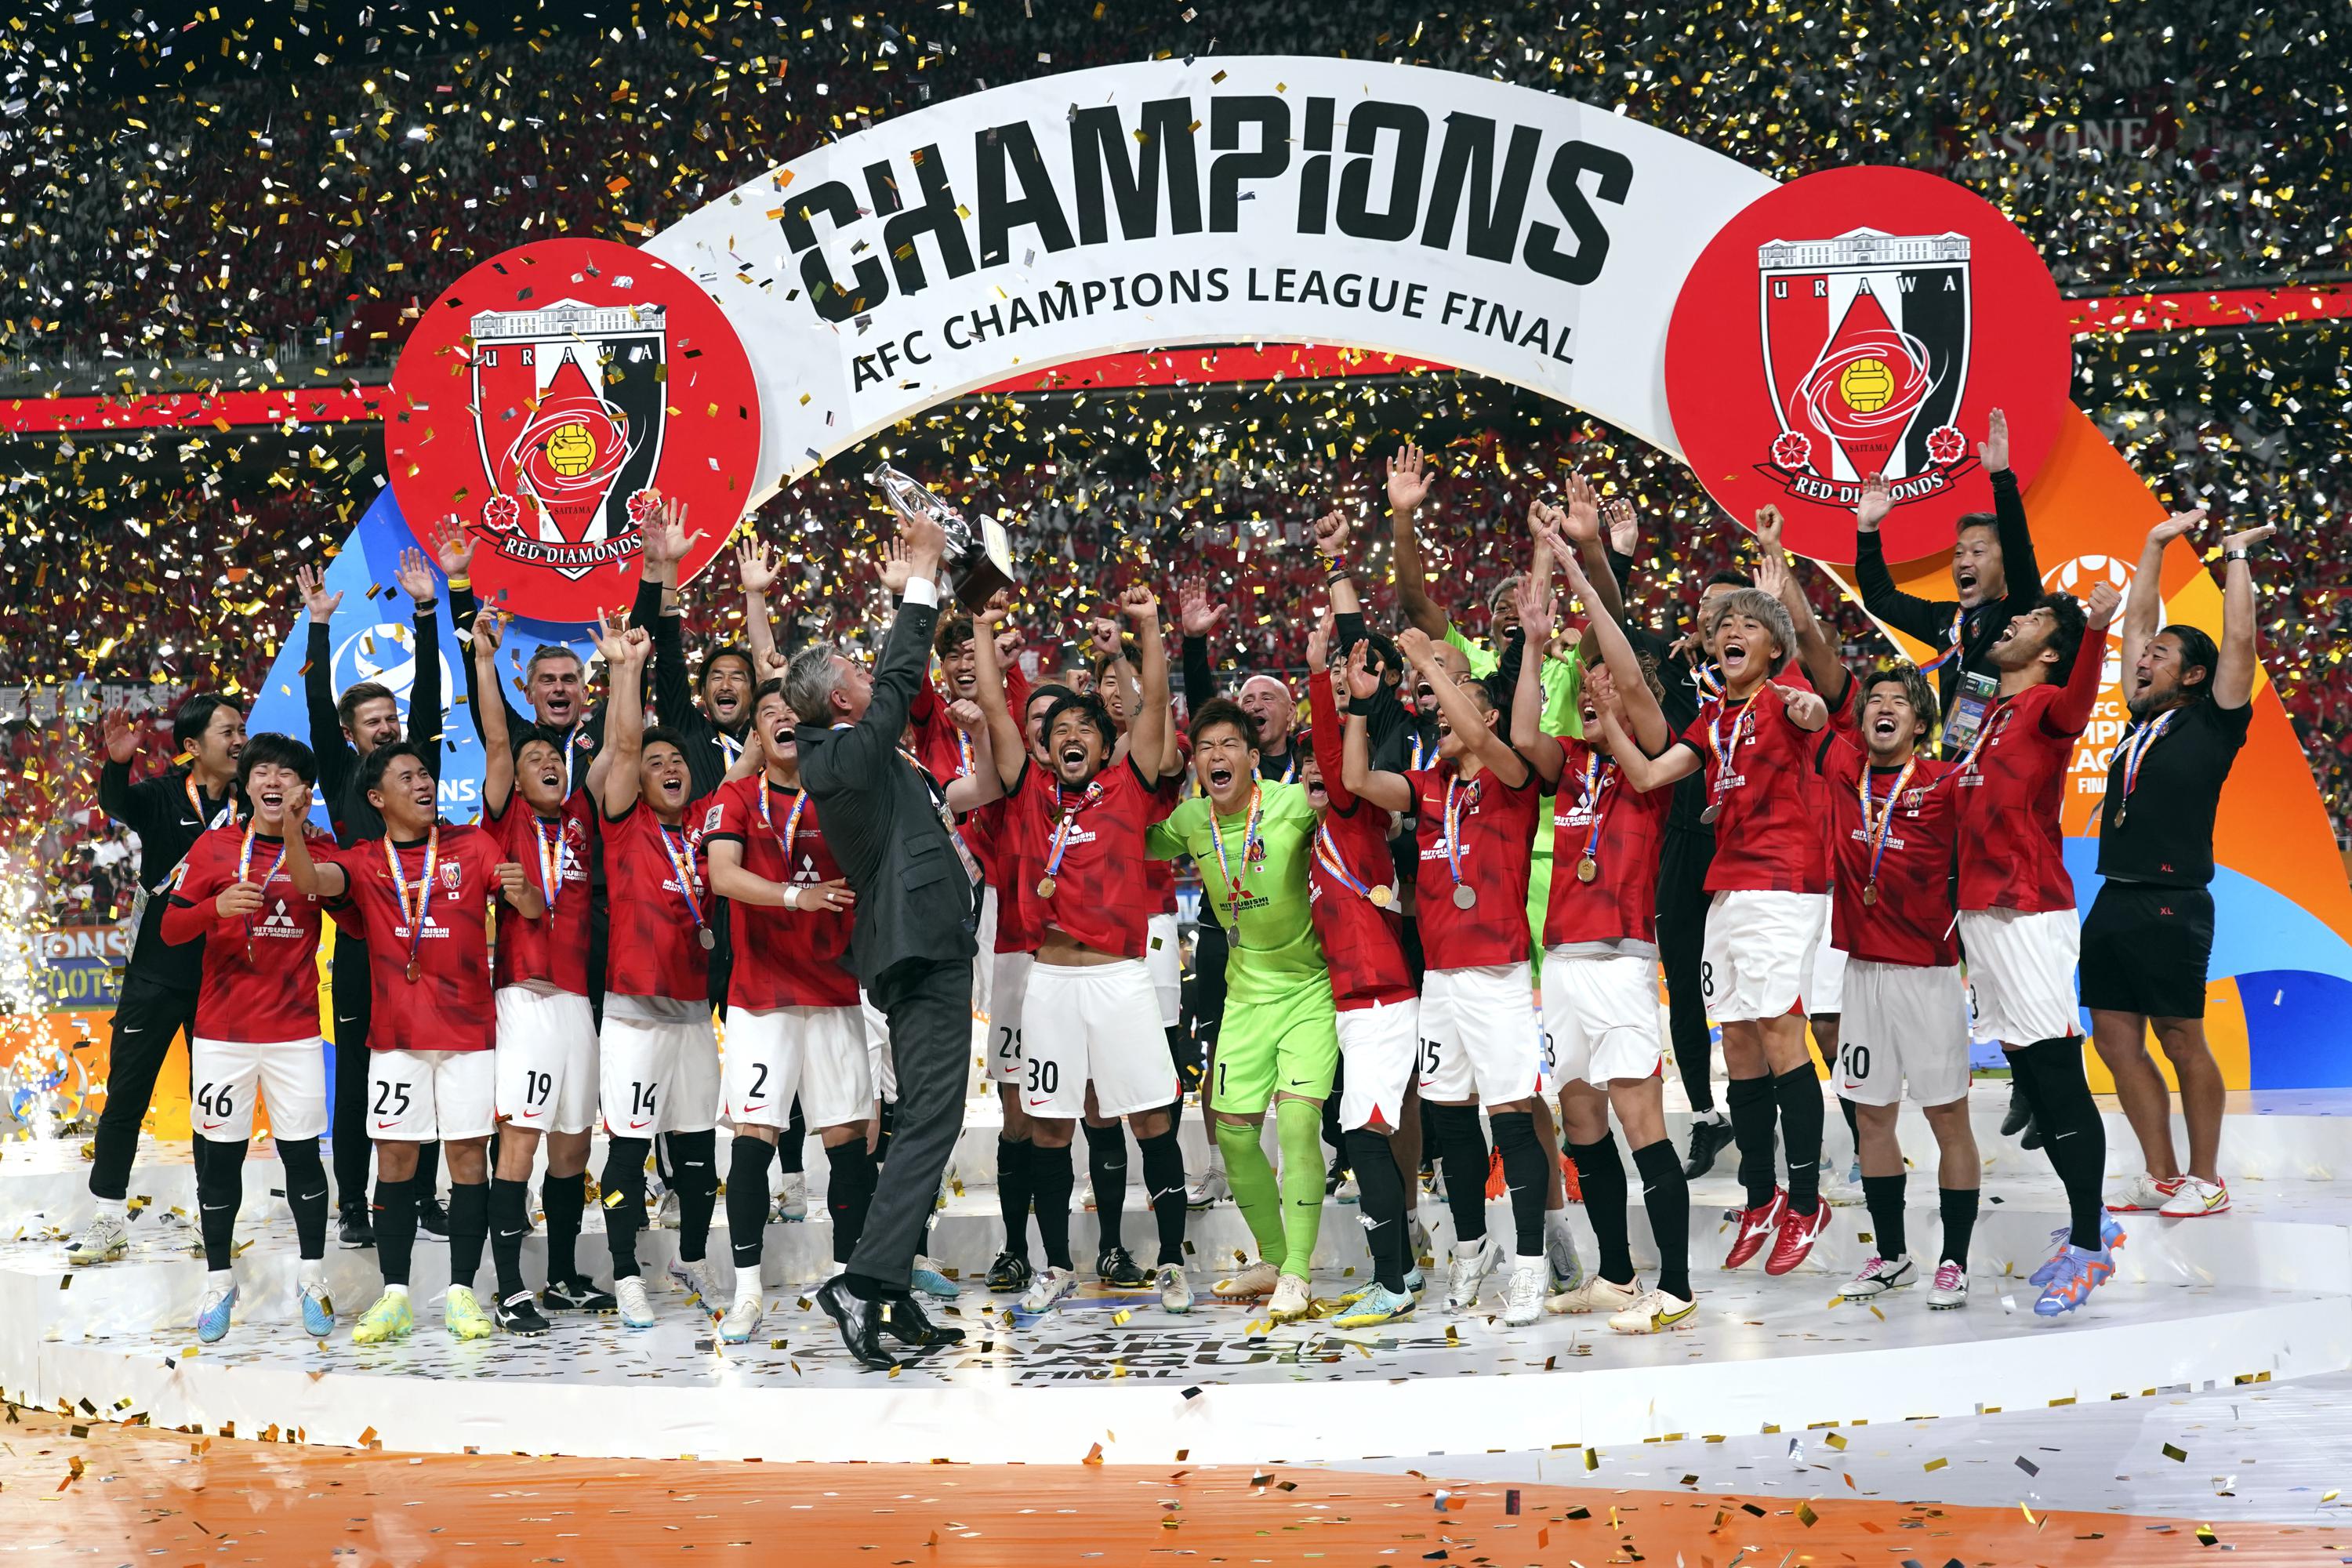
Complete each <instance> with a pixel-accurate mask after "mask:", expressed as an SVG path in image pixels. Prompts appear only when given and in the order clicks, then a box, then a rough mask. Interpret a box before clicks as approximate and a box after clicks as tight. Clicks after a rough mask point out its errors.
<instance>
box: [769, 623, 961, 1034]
mask: <svg viewBox="0 0 2352 1568" xmlns="http://www.w3.org/2000/svg"><path fill="white" fill-rule="evenodd" d="M939 614H940V612H939V606H938V605H924V604H919V603H914V602H908V603H906V604H902V605H900V606H899V608H898V619H897V620H896V621H895V622H893V623H892V624H891V626H890V635H889V637H888V638H887V640H886V641H885V642H884V643H883V645H882V658H881V660H880V661H879V662H878V663H877V665H876V666H875V669H874V696H873V700H872V702H871V703H870V704H869V705H868V706H867V708H866V716H865V717H864V718H863V719H860V720H859V721H857V722H856V723H855V724H851V725H848V726H846V727H845V728H843V729H839V730H835V729H830V728H827V727H826V726H824V725H822V724H803V725H802V726H801V727H800V730H799V731H798V733H797V736H796V739H797V740H798V742H799V743H800V764H801V784H802V787H803V788H804V789H806V790H807V791H808V793H809V797H810V798H811V799H812V800H814V801H815V802H816V805H817V810H818V811H819V812H820V813H821V814H822V816H823V820H824V842H825V847H827V848H829V849H831V850H832V851H833V858H834V859H835V861H836V862H838V863H839V864H840V867H841V874H842V875H843V876H844V877H845V878H846V879H848V882H849V885H850V888H851V889H853V890H854V891H856V894H857V914H856V923H855V924H854V925H853V926H852V927H851V931H850V938H849V957H850V962H851V963H852V964H853V965H854V966H855V967H856V971H857V978H858V980H859V982H860V983H862V984H865V985H866V987H868V988H869V989H870V988H871V987H872V986H873V984H874V983H875V982H876V981H877V979H878V978H879V977H880V976H881V975H882V974H883V973H884V972H885V971H887V970H888V969H890V968H891V967H892V966H893V965H895V964H898V963H905V962H907V961H908V960H909V959H929V960H931V961H934V962H939V963H948V962H952V961H954V960H957V959H968V958H970V957H971V955H972V954H973V953H974V952H977V951H979V949H978V945H977V944H976V943H975V942H973V940H972V931H971V916H972V904H971V878H970V877H968V876H967V875H965V872H964V868H963V862H962V860H961V858H959V857H958V856H957V854H956V848H955V845H954V843H953V842H952V841H951V840H950V838H949V837H948V828H947V824H946V823H945V822H944V821H942V820H941V818H940V804H939V801H940V797H939V795H937V794H936V793H935V792H936V791H937V789H938V787H939V786H938V785H937V784H936V783H934V782H933V781H932V780H931V779H930V777H929V775H928V774H926V773H923V772H922V771H921V770H920V769H919V768H918V767H917V766H916V765H915V763H912V762H910V761H909V760H908V758H907V756H906V755H905V754H904V753H903V752H900V751H899V750H898V740H899V737H900V736H901V735H902V734H904V733H905V731H906V728H907V713H908V708H909V706H910V705H911V704H912V703H913V701H914V698H915V689H916V688H917V687H918V686H919V685H920V684H921V682H922V679H923V675H924V666H925V664H926V662H927V661H928V660H929V657H930V648H931V628H932V626H933V625H934V624H935V623H936V622H937V621H938V619H939Z"/></svg>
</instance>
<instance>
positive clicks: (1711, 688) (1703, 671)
mask: <svg viewBox="0 0 2352 1568" xmlns="http://www.w3.org/2000/svg"><path fill="white" fill-rule="evenodd" d="M1691 684H1692V685H1693V686H1696V687H1697V688H1698V691H1699V695H1700V696H1701V697H1706V698H1709V699H1713V698H1719V697H1721V696H1722V695H1723V678H1722V677H1721V676H1719V675H1717V673H1716V672H1715V666H1713V665H1711V664H1708V663H1707V662H1706V660H1704V659H1694V660H1692V661H1691Z"/></svg>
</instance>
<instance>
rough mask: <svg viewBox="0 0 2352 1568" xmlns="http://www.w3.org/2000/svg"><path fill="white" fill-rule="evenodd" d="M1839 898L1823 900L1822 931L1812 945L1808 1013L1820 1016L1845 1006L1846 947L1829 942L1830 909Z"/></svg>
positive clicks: (1806, 997)
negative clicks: (1817, 940)
mask: <svg viewBox="0 0 2352 1568" xmlns="http://www.w3.org/2000/svg"><path fill="white" fill-rule="evenodd" d="M1836 902H1837V900H1835V899H1834V898H1829V899H1824V900H1822V934H1821V939H1820V941H1819V942H1817V943H1816V944H1815V945H1814V948H1813V972H1812V975H1811V978H1810V979H1808V980H1807V981H1806V982H1805V1016H1808V1017H1813V1018H1818V1017H1820V1016H1822V1015H1823V1014H1825V1013H1837V1012H1842V1011H1843V1010H1844V1006H1845V949H1843V948H1842V947H1832V946H1831V945H1830V921H1831V919H1832V914H1831V910H1832V908H1833V907H1834V906H1835V904H1836Z"/></svg>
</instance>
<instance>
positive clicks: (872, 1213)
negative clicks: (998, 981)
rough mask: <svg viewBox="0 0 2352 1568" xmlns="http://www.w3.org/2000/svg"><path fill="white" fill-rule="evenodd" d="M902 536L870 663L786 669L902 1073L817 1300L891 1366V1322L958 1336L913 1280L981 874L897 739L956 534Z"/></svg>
mask: <svg viewBox="0 0 2352 1568" xmlns="http://www.w3.org/2000/svg"><path fill="white" fill-rule="evenodd" d="M898 539H899V542H900V543H901V544H903V545H904V546H905V548H906V551H907V554H908V568H909V571H908V579H907V595H906V599H905V601H904V602H903V603H902V604H901V605H900V606H899V609H898V618H897V620H896V621H895V622H894V623H893V624H892V626H891V627H890V634H889V636H888V637H887V639H885V641H884V642H883V645H882V656H881V658H879V659H878V660H877V663H876V667H875V670H874V673H872V674H870V675H869V674H868V673H867V672H866V670H865V669H863V668H860V667H858V666H857V665H856V664H855V663H853V662H851V661H850V660H849V659H848V658H845V657H843V655H842V654H841V652H840V650H839V649H838V648H837V647H834V646H832V645H831V644H828V643H815V644H812V645H810V646H808V647H803V648H802V649H801V650H800V652H799V653H797V654H795V655H794V656H793V660H792V663H791V665H790V666H789V667H787V668H786V670H785V673H784V697H785V700H786V701H788V702H790V703H791V704H792V708H793V712H794V713H796V714H798V715H799V716H800V719H801V725H800V729H799V731H798V732H797V733H796V735H795V736H794V740H795V742H796V744H797V747H798V750H799V752H800V764H801V785H802V788H803V789H804V790H805V791H806V792H807V794H808V797H809V798H810V799H811V800H812V801H814V803H815V805H816V807H817V809H818V810H819V811H820V812H821V813H822V814H823V815H824V827H825V840H826V843H827V844H828V846H829V847H831V848H832V850H833V853H834V858H835V861H836V862H837V863H838V864H839V866H840V868H841V872H842V875H843V877H844V878H845V879H847V880H848V883H849V886H850V889H851V891H853V892H854V893H856V896H857V904H856V910H857V915H856V924H855V925H854V926H853V927H852V929H851V932H850V939H849V955H850V960H851V963H852V964H853V965H854V967H855V968H856V972H857V979H858V983H859V984H861V985H863V986H864V987H865V988H866V994H867V995H868V996H869V997H870V998H871V999H872V1001H873V1004H874V1005H875V1006H877V1008H879V1009H880V1010H881V1012H882V1015H883V1016H884V1017H885V1018H886V1019H887V1020H888V1022H889V1026H890V1052H891V1058H892V1062H893V1065H894V1068H895V1071H896V1075H897V1078H898V1124H897V1126H896V1128H895V1129H894V1130H893V1131H892V1134H891V1142H890V1159H889V1162H888V1163H887V1164H885V1165H884V1166H883V1168H882V1173H881V1177H880V1179H879V1181H878V1182H877V1184H876V1186H875V1191H874V1196H873V1200H872V1204H871V1205H870V1206H869V1207H868V1209H867V1211H866V1230H865V1234H864V1235H863V1236H861V1237H859V1238H858V1243H857V1248H856V1251H855V1252H854V1253H852V1254H851V1256H850V1258H849V1262H848V1266H847V1268H846V1270H845V1272H844V1273H842V1274H840V1275H838V1276H837V1277H835V1279H831V1280H828V1281H827V1282H826V1283H825V1285H824V1289H820V1290H819V1291H818V1292H817V1296H816V1300H817V1305H819V1306H820V1307H822V1308H824V1310H825V1312H826V1313H827V1314H828V1315H830V1316H831V1317H832V1318H833V1320H834V1321H835V1322H836V1323H838V1324H839V1325H840V1327H841V1337H842V1340H843V1342H844V1343H845V1344H846V1345H847V1346H848V1348H849V1352H850V1354H852V1355H854V1356H856V1358H857V1359H858V1361H859V1362H861V1363H864V1364H865V1365H866V1366H869V1367H874V1368H877V1369H883V1370H887V1369H888V1368H890V1367H893V1366H895V1365H897V1364H898V1363H897V1362H896V1360H895V1359H894V1358H893V1357H892V1356H891V1354H890V1352H887V1350H885V1349H883V1348H882V1343H881V1335H882V1334H883V1333H884V1332H888V1333H889V1334H891V1335H893V1336H894V1337H895V1338H897V1339H898V1340H899V1341H901V1342H905V1343H907V1344H909V1345H913V1346H916V1347H918V1348H929V1347H932V1346H937V1345H944V1344H953V1343H956V1342H960V1341H961V1339H962V1338H963V1333H962V1331H961V1330H958V1329H950V1328H945V1327H940V1326H936V1325H934V1324H932V1323H931V1322H930V1321H929V1320H928V1319H926V1318H925V1317H924V1316H923V1313H922V1310H921V1309H920V1308H919V1307H918V1306H916V1304H915V1300H914V1298H913V1296H912V1295H911V1294H910V1293H909V1291H908V1280H909V1278H910V1276H911V1274H912V1272H913V1268H914V1260H915V1254H916V1252H917V1251H918V1250H919V1248H920V1247H921V1246H922V1239H923V1227H924V1222H925V1221H926V1220H927V1219H928V1218H929V1215H930V1211H931V1205H932V1201H933V1199H934V1198H935V1197H936V1196H937V1195H938V1193H939V1188H940V1175H941V1173H944V1172H945V1171H946V1169H947V1163H948V1156H949V1154H950V1152H952V1151H953V1149H954V1146H955V1141H956V1135H957V1133H958V1132H959V1131H961V1123H962V1111H963V1090H964V1075H965V1067H966V1062H967V1059H968V1058H970V1056H971V961H972V955H973V954H974V953H975V952H977V951H978V947H977V945H976V943H975V942H974V941H973V936H972V928H973V903H972V888H973V885H974V883H975V882H976V881H977V880H978V877H977V875H976V871H975V868H972V867H971V865H970V863H969V861H968V859H967V858H966V851H965V850H964V848H963V847H962V845H961V842H960V841H959V840H958V839H957V838H956V837H955V834H954V831H953V826H954V824H953V817H952V814H951V812H950V807H949V805H948V802H947V795H946V792H945V790H944V789H943V788H942V786H941V785H940V782H939V780H937V779H935V778H933V777H932V776H931V775H930V774H929V773H927V772H926V771H924V770H923V769H922V767H921V766H920V765H919V764H918V763H916V762H914V761H913V760H912V759H911V758H909V757H908V756H907V755H906V754H905V753H903V752H900V751H899V749H898V739H899V737H900V735H902V734H903V733H904V732H905V731H906V728H907V710H908V706H909V705H910V704H911V703H912V702H913V700H914V697H915V689H916V688H917V686H918V685H919V684H920V683H921V681H922V679H923V678H924V674H925V666H926V665H927V663H928V662H929V656H930V647H931V634H932V631H933V629H934V626H935V623H936V622H937V621H938V619H939V613H940V591H939V584H938V578H939V574H940V563H941V562H942V561H943V560H944V559H945V556H946V552H947V536H946V535H945V534H944V533H943V532H942V531H940V526H939V524H938V523H937V522H935V521H931V520H930V519H929V518H925V517H917V516H907V517H902V518H901V519H900V521H899V524H898Z"/></svg>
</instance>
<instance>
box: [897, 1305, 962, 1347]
mask: <svg viewBox="0 0 2352 1568" xmlns="http://www.w3.org/2000/svg"><path fill="white" fill-rule="evenodd" d="M882 1326H883V1328H885V1329H887V1331H889V1332H890V1334H891V1336H892V1337H893V1338H895V1339H898V1340H899V1341H901V1342H904V1343H907V1344H910V1345H914V1346H917V1347H918V1348H919V1349H922V1350H936V1349H938V1348H939V1347H940V1346H942V1345H960V1344H961V1343H963V1331H962V1330H961V1329H951V1328H949V1327H948V1326H947V1325H946V1324H944V1323H934V1322H933V1321H930V1319H929V1318H927V1317H925V1316H924V1315H923V1309H922V1308H921V1307H919V1306H918V1305H917V1304H916V1302H915V1298H914V1297H913V1296H912V1295H906V1296H893V1297H891V1298H890V1300H889V1301H888V1303H887V1310H885V1311H884V1313H883V1316H882Z"/></svg>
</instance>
